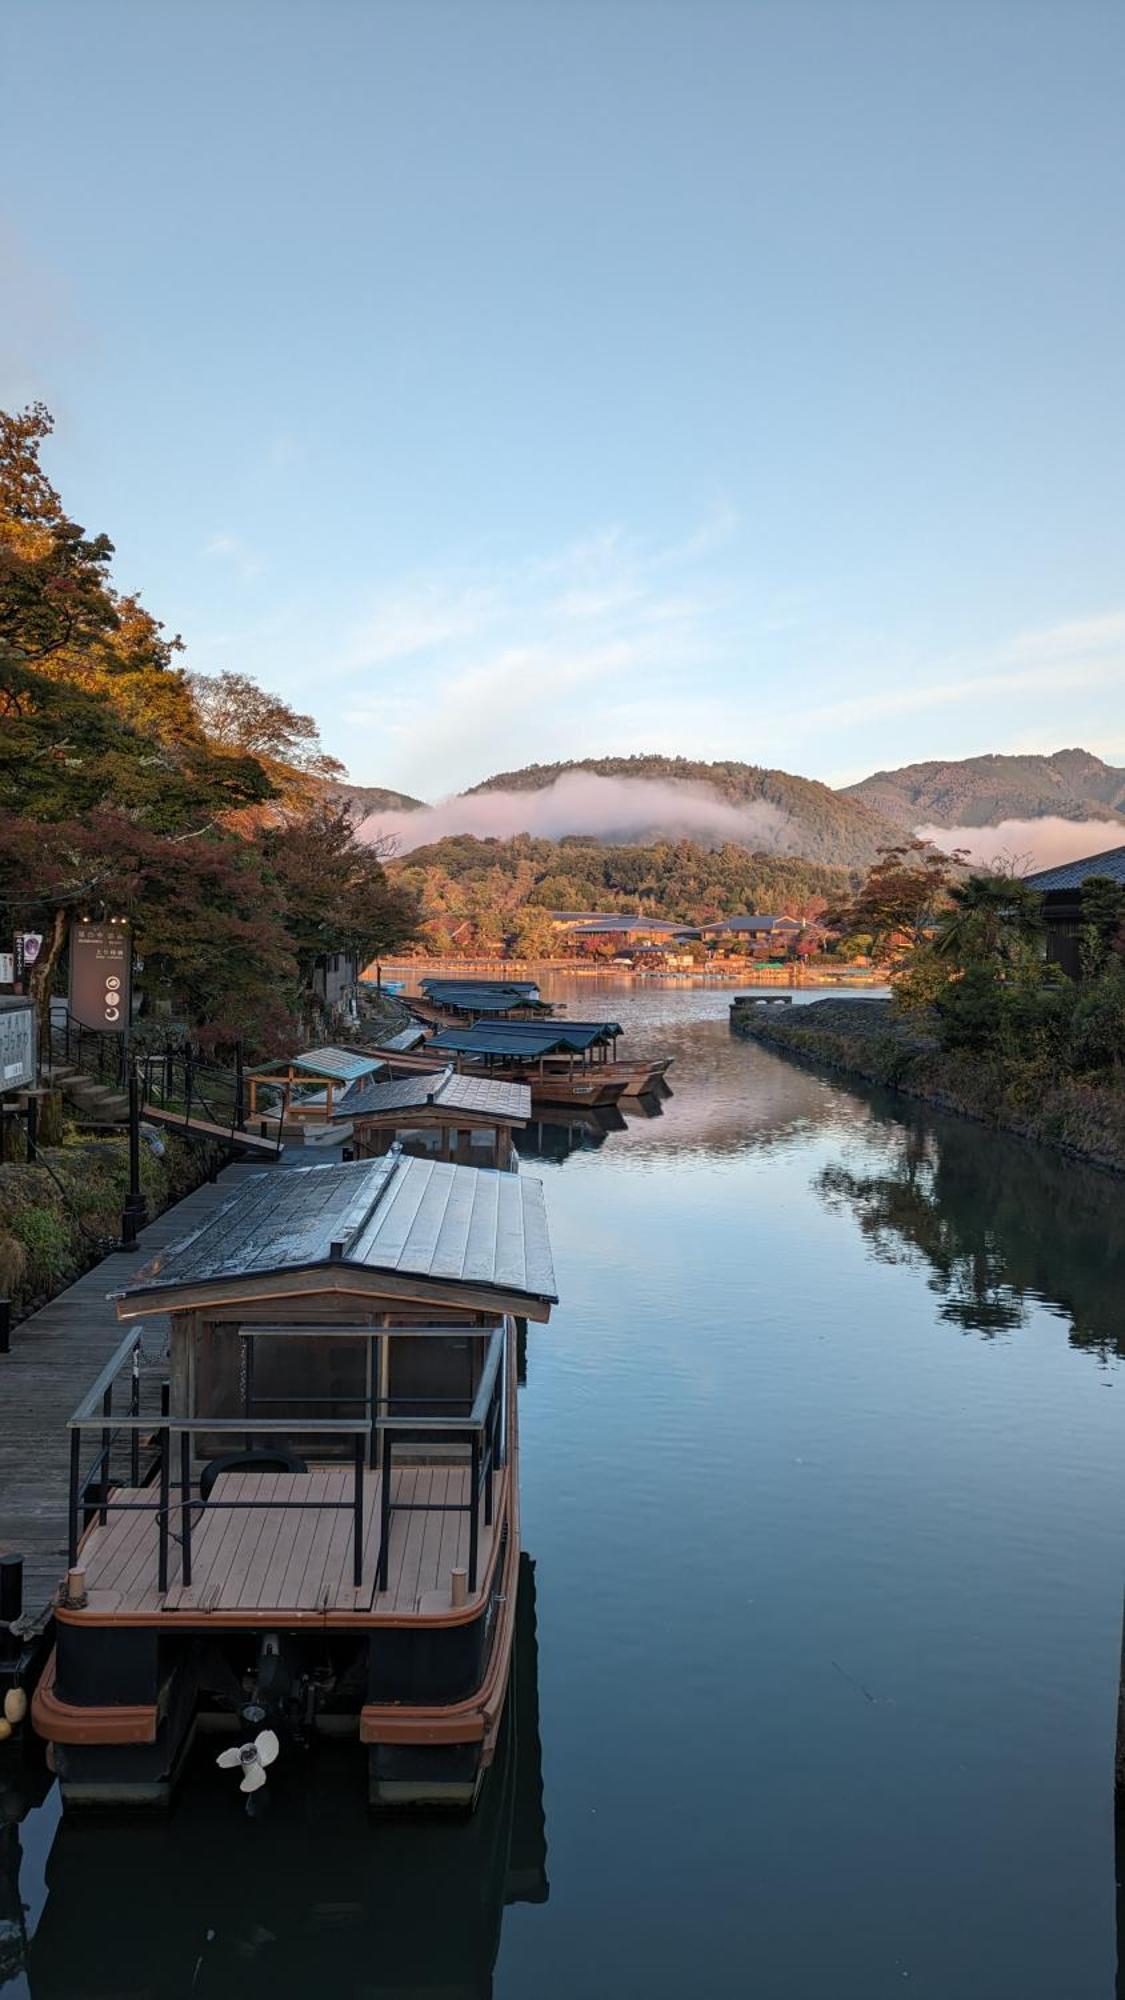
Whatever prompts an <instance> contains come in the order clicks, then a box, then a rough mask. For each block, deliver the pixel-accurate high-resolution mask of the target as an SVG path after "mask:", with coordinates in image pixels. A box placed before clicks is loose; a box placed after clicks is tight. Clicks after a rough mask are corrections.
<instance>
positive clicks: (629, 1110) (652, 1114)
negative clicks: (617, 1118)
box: [625, 1086, 672, 1118]
mask: <svg viewBox="0 0 1125 2000" xmlns="http://www.w3.org/2000/svg"><path fill="white" fill-rule="evenodd" d="M671 1095H672V1093H671V1091H670V1090H669V1089H668V1088H667V1086H665V1088H664V1091H663V1093H662V1097H671ZM662 1097H658V1096H657V1094H656V1092H655V1091H654V1090H649V1091H646V1092H645V1093H644V1095H643V1097H631V1098H630V1099H629V1101H628V1103H627V1104H626V1106H625V1113H626V1116H627V1117H628V1118H663V1116H664V1105H663V1102H662Z"/></svg>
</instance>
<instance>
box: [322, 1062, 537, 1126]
mask: <svg viewBox="0 0 1125 2000" xmlns="http://www.w3.org/2000/svg"><path fill="white" fill-rule="evenodd" d="M435 1104H436V1105H439V1106H440V1107H441V1109H442V1110H443V1111H445V1110H451V1111H463V1112H465V1113H466V1114H469V1115H471V1116H473V1117H475V1118H491V1119H493V1120H495V1122H496V1124H498V1125H526V1124H527V1121H528V1119H529V1118H530V1117H531V1091H530V1090H529V1089H528V1086H527V1084H526V1083H501V1082H498V1081H497V1080H496V1079H494V1078H493V1077H485V1076H458V1075H457V1073H456V1071H454V1070H452V1069H446V1070H441V1071H437V1072H435V1071H431V1072H430V1073H429V1074H428V1075H427V1073H426V1071H425V1070H416V1071H415V1072H414V1074H413V1075H411V1076H403V1077H397V1078H396V1079H395V1080H394V1081H393V1082H391V1083H365V1084H360V1085H359V1086H358V1087H357V1088H356V1089H355V1090H352V1091H349V1092H348V1095H347V1097H345V1098H344V1099H343V1101H342V1102H341V1103H340V1104H338V1105H336V1106H335V1107H334V1109H333V1118H341V1119H342V1118H372V1117H378V1116H379V1115H380V1114H381V1113H382V1112H389V1111H415V1110H418V1111H423V1110H425V1109H426V1108H427V1107H428V1106H431V1105H435Z"/></svg>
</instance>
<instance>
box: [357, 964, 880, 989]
mask: <svg viewBox="0 0 1125 2000" xmlns="http://www.w3.org/2000/svg"><path fill="white" fill-rule="evenodd" d="M380 970H381V973H382V977H383V978H384V979H396V980H397V979H402V980H405V981H406V982H407V983H408V984H411V983H412V984H414V985H417V984H418V982H419V981H420V980H422V979H431V978H432V979H453V978H462V977H463V978H470V977H471V978H474V979H498V980H502V979H540V978H546V977H548V976H550V975H552V974H554V975H557V976H559V977H561V978H564V979H599V978H600V979H604V978H605V977H606V976H607V974H608V975H611V976H612V977H613V978H614V979H624V980H629V981H632V980H634V979H636V980H650V979H677V980H692V981H695V982H696V983H697V984H698V985H701V986H715V985H719V984H722V985H726V984H727V983H728V981H729V982H730V984H731V985H737V986H798V987H806V986H859V987H862V986H871V985H878V984H879V983H880V982H881V980H882V978H883V974H881V973H880V972H878V971H876V970H874V969H872V968H871V967H870V966H861V965H841V966H840V967H839V968H837V967H835V966H823V965H816V966H809V965H807V964H805V963H803V962H798V961H794V962H793V963H792V964H786V965H764V964H762V963H760V962H755V961H754V960H753V959H745V958H725V959H715V958H711V959H708V960H707V962H706V963H705V964H701V965H680V964H669V965H639V966H633V965H630V964H627V963H626V962H625V961H624V960H622V959H615V958H481V957H475V958H474V957H466V958H452V957H450V958H396V959H383V960H382V961H381V962H380ZM374 976H375V973H374V966H368V968H367V970H366V971H365V973H364V978H365V979H367V980H373V979H374Z"/></svg>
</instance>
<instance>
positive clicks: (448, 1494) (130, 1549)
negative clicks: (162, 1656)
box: [82, 1464, 492, 1617]
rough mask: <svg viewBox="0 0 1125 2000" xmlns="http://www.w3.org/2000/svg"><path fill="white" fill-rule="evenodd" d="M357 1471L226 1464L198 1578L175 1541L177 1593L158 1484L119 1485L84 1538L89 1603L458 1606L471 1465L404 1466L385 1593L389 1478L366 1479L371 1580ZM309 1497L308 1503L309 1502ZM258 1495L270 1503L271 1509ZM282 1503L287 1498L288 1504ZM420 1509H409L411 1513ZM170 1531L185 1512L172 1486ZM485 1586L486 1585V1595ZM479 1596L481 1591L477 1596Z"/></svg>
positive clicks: (154, 1608)
mask: <svg viewBox="0 0 1125 2000" xmlns="http://www.w3.org/2000/svg"><path fill="white" fill-rule="evenodd" d="M353 1479H354V1475H353V1473H352V1471H351V1469H350V1468H345V1467H324V1468H321V1469H316V1470H312V1471H309V1472H303V1473H269V1472H247V1473H233V1472H226V1473H221V1474H220V1476H219V1478H218V1479H217V1480H216V1481H215V1485H214V1488H213V1489H212V1493H211V1497H210V1500H209V1501H208V1502H207V1504H206V1505H204V1504H203V1503H202V1502H200V1501H198V1500H197V1501H196V1504H195V1506H194V1508H193V1509H192V1561H191V1569H192V1580H191V1584H190V1586H188V1585H185V1584H183V1583H182V1582H180V1581H179V1548H178V1546H177V1544H176V1543H175V1542H173V1543H172V1546H171V1550H170V1572H169V1587H168V1590H167V1591H166V1592H165V1593H163V1594H161V1592H160V1590H159V1589H158V1587H157V1586H158V1575H157V1526H156V1517H155V1515H154V1514H153V1513H152V1511H151V1510H152V1507H153V1504H154V1501H155V1499H156V1494H155V1491H154V1489H153V1488H152V1487H148V1488H145V1487H141V1488H139V1489H136V1490H134V1489H129V1488H122V1489H121V1490H120V1491H119V1492H118V1493H117V1495H116V1498H117V1501H118V1502H119V1503H121V1511H116V1510H115V1511H111V1512H110V1515H109V1518H108V1520H107V1522H106V1525H105V1527H104V1528H103V1527H99V1526H97V1525H95V1526H93V1527H91V1529H90V1530H89V1532H88V1533H87V1535H86V1537H85V1540H84V1541H83V1544H82V1566H83V1568H84V1569H85V1571H86V1589H87V1594H88V1607H89V1610H90V1611H91V1612H103V1613H104V1612H112V1613H115V1614H117V1615H119V1616H121V1617H129V1616H130V1615H132V1616H142V1617H151V1616H152V1615H154V1614H165V1615H176V1614H188V1613H191V1612H195V1613H197V1614H198V1613H199V1612H205V1613H213V1612H224V1611H225V1612H253V1613H255V1614H258V1613H262V1612H267V1611H268V1612H280V1613H285V1612H293V1611H301V1612H306V1613H307V1612H322V1613H323V1612H326V1611H374V1612H375V1613H376V1614H377V1615H378V1614H380V1613H382V1614H383V1615H385V1616H387V1617H401V1616H402V1615H403V1614H407V1615H417V1614H419V1613H422V1614H425V1613H426V1612H430V1613H431V1614H433V1613H436V1614H438V1615H440V1614H441V1613H443V1612H448V1610H449V1608H450V1571H451V1570H453V1569H454V1568H459V1569H467V1568H468V1562H469V1516H468V1513H467V1512H460V1511H457V1512H448V1513H447V1512H444V1511H440V1512H439V1511H438V1510H439V1509H443V1510H444V1509H445V1508H457V1509H460V1508H461V1507H464V1506H465V1504H466V1502H467V1500H468V1495H469V1468H468V1466H467V1465H458V1464H443V1465H434V1466H429V1465H418V1466H401V1467H396V1468H395V1470H394V1473H393V1479H394V1488H393V1492H394V1498H395V1501H396V1503H399V1504H398V1506H397V1507H396V1511H395V1512H393V1513H392V1515H391V1535H390V1556H389V1562H388V1569H387V1589H386V1590H385V1591H379V1592H376V1589H375V1568H376V1563H377V1561H378V1556H379V1493H380V1485H381V1475H380V1474H379V1473H378V1472H369V1473H368V1474H367V1477H366V1478H365V1480H364V1529H363V1582H362V1584H361V1585H360V1586H359V1588H358V1589H357V1588H356V1586H355V1583H354V1581H353V1569H352V1529H353V1519H354V1516H353V1513H352V1497H353V1494H354V1491H355V1488H354V1484H353ZM302 1501H304V1502H306V1503H307V1504H306V1506H305V1508H304V1510H303V1511H302V1510H301V1505H300V1503H301V1502H302ZM255 1502H272V1503H273V1504H272V1505H270V1506H264V1505H256V1504H254V1503H255ZM279 1502H285V1503H288V1504H287V1505H286V1506H285V1508H284V1510H283V1509H282V1508H281V1507H280V1506H279V1505H278V1503H279ZM408 1507H412V1511H409V1512H408V1511H406V1509H407V1508H408ZM171 1526H172V1531H173V1534H178V1533H179V1531H180V1509H179V1508H178V1506H177V1505H176V1501H175V1494H174V1493H173V1505H172V1520H171ZM491 1547H492V1529H491V1528H486V1527H485V1525H484V1522H483V1519H482V1521H481V1530H480V1560H479V1576H480V1579H481V1583H482V1585H483V1581H484V1578H485V1576H486V1575H487V1571H488V1562H489V1556H490V1552H491ZM478 1594H480V1593H479V1592H478ZM469 1601H470V1602H472V1601H473V1600H471V1599H470V1600H469Z"/></svg>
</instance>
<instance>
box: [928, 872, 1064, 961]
mask: <svg viewBox="0 0 1125 2000" xmlns="http://www.w3.org/2000/svg"><path fill="white" fill-rule="evenodd" d="M949 900H950V903H951V905H952V907H951V908H950V909H949V910H948V911H947V912H946V913H945V915H944V916H943V917H942V919H941V921H940V922H939V925H938V928H937V931H936V933H935V936H934V948H935V950H936V951H938V952H939V953H940V954H941V955H942V956H943V957H946V958H950V959H953V960H954V961H955V962H956V963H957V964H959V965H962V966H964V965H969V964H973V963H978V964H979V963H981V962H982V961H987V960H992V961H993V962H994V963H995V962H997V961H998V962H999V963H1000V964H1002V965H1005V966H1012V965H1015V964H1016V963H1017V962H1019V961H1021V960H1022V961H1024V962H1025V963H1026V961H1027V959H1028V958H1029V956H1030V955H1031V954H1032V952H1033V951H1035V950H1036V948H1037V947H1038V944H1039V940H1040V937H1041V935H1042V930H1043V915H1042V910H1043V899H1042V897H1041V896H1040V895H1038V894H1037V892H1036V891H1035V890H1034V889H1029V888H1028V886H1027V884H1026V882H1021V881H1020V880H1019V878H1018V877H1017V876H1014V875H970V876H968V877H967V879H966V880H965V881H964V882H958V883H955V884H953V885H952V886H951V887H950V889H949Z"/></svg>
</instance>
